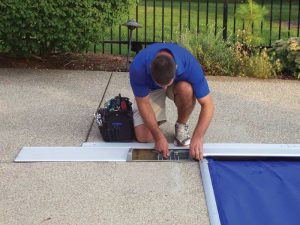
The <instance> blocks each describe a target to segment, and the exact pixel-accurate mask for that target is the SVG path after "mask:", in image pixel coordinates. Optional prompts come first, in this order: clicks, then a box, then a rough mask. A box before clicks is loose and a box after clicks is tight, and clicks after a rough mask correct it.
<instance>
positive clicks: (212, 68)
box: [177, 28, 278, 78]
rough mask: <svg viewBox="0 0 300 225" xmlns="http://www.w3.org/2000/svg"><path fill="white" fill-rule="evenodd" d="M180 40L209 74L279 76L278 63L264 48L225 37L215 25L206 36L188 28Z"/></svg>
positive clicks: (258, 76)
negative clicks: (272, 59)
mask: <svg viewBox="0 0 300 225" xmlns="http://www.w3.org/2000/svg"><path fill="white" fill-rule="evenodd" d="M245 37H246V36H245ZM229 39H231V38H229ZM177 42H178V43H180V44H181V45H183V46H184V47H185V48H187V49H188V50H189V51H191V52H192V53H193V55H194V56H195V57H196V58H197V59H198V60H199V61H200V62H201V64H202V66H203V67H204V68H205V69H206V70H207V71H208V74H209V75H227V76H228V75H229V76H249V77H257V78H272V77H276V71H277V67H278V65H277V64H272V62H271V61H270V59H269V56H268V54H267V51H266V50H265V49H263V50H262V51H259V49H254V48H253V49H249V48H245V43H243V42H232V41H224V39H223V38H222V33H221V32H220V33H217V35H215V34H214V30H213V29H212V28H209V29H208V33H207V35H203V36H200V35H198V34H197V32H196V31H190V30H188V29H186V30H185V31H184V32H183V33H182V34H181V35H179V38H178V40H177Z"/></svg>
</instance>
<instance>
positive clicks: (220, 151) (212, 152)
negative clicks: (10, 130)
mask: <svg viewBox="0 0 300 225" xmlns="http://www.w3.org/2000/svg"><path fill="white" fill-rule="evenodd" d="M82 146H84V147H105V148H108V147H109V148H140V149H153V148H154V144H153V143H137V142H126V143H109V142H85V143H83V144H82ZM169 149H188V147H177V146H175V145H174V144H169ZM204 156H205V157H207V156H266V157H273V156H274V157H297V156H300V144H251V143H207V144H204Z"/></svg>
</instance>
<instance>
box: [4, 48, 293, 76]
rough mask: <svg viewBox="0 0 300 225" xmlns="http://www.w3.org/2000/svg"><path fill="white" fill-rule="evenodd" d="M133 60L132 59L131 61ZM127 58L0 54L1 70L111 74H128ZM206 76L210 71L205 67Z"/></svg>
mask: <svg viewBox="0 0 300 225" xmlns="http://www.w3.org/2000/svg"><path fill="white" fill-rule="evenodd" d="M129 60H131V59H129ZM126 63H127V57H126V56H116V55H110V54H102V53H86V54H75V53H65V54H52V55H49V56H45V57H39V56H31V57H30V58H24V57H16V56H11V55H9V54H3V53H2V54H0V68H28V69H65V70H98V71H111V72H128V68H129V66H127V67H126ZM203 70H204V72H205V74H206V75H214V74H211V73H210V71H209V70H208V69H207V68H205V66H203ZM277 78H279V79H288V80H295V79H296V78H295V77H293V76H292V75H291V74H289V73H282V74H281V75H278V77H277Z"/></svg>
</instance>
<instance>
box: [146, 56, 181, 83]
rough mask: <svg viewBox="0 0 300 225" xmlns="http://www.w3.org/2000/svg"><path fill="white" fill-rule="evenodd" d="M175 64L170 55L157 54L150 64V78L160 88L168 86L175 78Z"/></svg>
mask: <svg viewBox="0 0 300 225" xmlns="http://www.w3.org/2000/svg"><path fill="white" fill-rule="evenodd" d="M175 73H176V64H175V62H174V59H173V57H172V55H171V54H169V53H166V54H158V55H157V56H156V57H155V59H154V60H153V61H152V63H151V77H152V79H153V80H154V81H155V83H157V84H158V85H160V86H165V85H168V84H170V83H171V82H172V80H173V79H174V78H175Z"/></svg>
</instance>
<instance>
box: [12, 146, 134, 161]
mask: <svg viewBox="0 0 300 225" xmlns="http://www.w3.org/2000/svg"><path fill="white" fill-rule="evenodd" d="M128 150H129V149H128V148H127V149H126V148H101V149H100V148H89V147H24V148H22V150H21V151H20V153H19V155H18V156H17V158H16V159H15V162H33V161H126V157H127V153H128Z"/></svg>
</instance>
